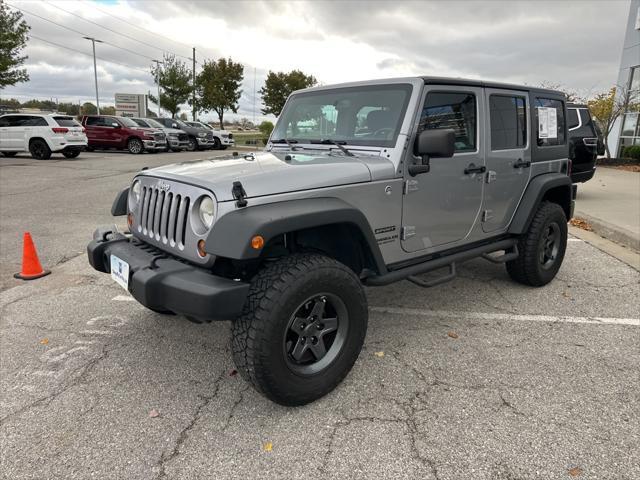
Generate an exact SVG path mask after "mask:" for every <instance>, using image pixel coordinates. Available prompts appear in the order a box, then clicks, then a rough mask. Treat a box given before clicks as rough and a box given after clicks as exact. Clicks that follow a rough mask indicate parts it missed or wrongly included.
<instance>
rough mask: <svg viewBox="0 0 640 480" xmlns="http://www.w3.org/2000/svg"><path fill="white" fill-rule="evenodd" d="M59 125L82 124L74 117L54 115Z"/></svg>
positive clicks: (72, 125)
mask: <svg viewBox="0 0 640 480" xmlns="http://www.w3.org/2000/svg"><path fill="white" fill-rule="evenodd" d="M53 119H54V120H55V121H56V123H57V124H58V125H60V126H61V127H79V126H80V124H79V123H78V122H76V121H75V120H74V118H73V117H53Z"/></svg>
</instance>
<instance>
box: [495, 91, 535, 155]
mask: <svg viewBox="0 0 640 480" xmlns="http://www.w3.org/2000/svg"><path fill="white" fill-rule="evenodd" d="M489 113H490V118H491V150H509V149H513V148H523V147H524V146H525V145H526V144H527V111H526V102H525V99H524V98H523V97H516V96H510V95H509V96H507V95H491V96H490V97H489Z"/></svg>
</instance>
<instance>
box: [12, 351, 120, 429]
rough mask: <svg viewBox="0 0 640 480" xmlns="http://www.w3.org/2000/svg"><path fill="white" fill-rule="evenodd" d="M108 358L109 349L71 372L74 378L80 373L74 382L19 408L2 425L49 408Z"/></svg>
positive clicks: (71, 381)
mask: <svg viewBox="0 0 640 480" xmlns="http://www.w3.org/2000/svg"><path fill="white" fill-rule="evenodd" d="M108 356H109V350H108V349H107V348H103V349H102V352H101V353H100V354H99V355H97V356H95V357H94V358H92V359H91V360H89V361H88V362H87V363H85V364H84V365H82V366H80V367H78V368H77V369H76V370H74V371H73V372H71V375H72V376H73V374H74V373H76V372H79V373H78V375H76V376H75V377H74V378H73V379H72V380H70V381H69V382H67V383H66V384H65V385H63V386H62V387H61V388H58V389H56V390H54V391H53V392H51V393H50V394H49V395H46V396H44V397H40V398H38V399H37V400H34V401H33V402H31V403H28V404H27V405H24V406H23V407H21V408H19V409H18V410H16V411H14V412H12V413H10V414H8V415H5V416H4V417H2V418H0V425H3V424H4V423H6V422H7V421H9V420H10V419H12V418H14V417H17V416H19V415H21V414H23V413H25V412H27V411H29V410H31V409H32V408H35V407H39V406H43V405H44V406H48V405H49V404H51V402H53V401H54V400H55V399H56V398H58V397H59V396H60V395H62V394H64V393H65V392H67V391H69V390H70V389H71V388H73V387H75V386H77V385H80V384H81V383H83V382H84V381H85V379H86V378H87V376H88V375H89V374H90V373H91V371H93V369H94V368H95V367H96V365H97V364H98V363H100V362H101V361H102V360H104V359H106V358H107V357H108Z"/></svg>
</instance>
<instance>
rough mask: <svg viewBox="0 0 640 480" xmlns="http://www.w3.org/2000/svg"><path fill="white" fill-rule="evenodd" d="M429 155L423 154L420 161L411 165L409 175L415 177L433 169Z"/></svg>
mask: <svg viewBox="0 0 640 480" xmlns="http://www.w3.org/2000/svg"><path fill="white" fill-rule="evenodd" d="M429 160H430V159H429V155H422V158H421V161H420V163H414V164H413V165H409V175H411V176H412V177H415V176H416V175H419V174H421V173H428V172H429V170H431V164H430V162H429Z"/></svg>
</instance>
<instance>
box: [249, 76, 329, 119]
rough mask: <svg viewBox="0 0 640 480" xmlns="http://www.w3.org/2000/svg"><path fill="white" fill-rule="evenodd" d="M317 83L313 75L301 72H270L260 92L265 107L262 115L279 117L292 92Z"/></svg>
mask: <svg viewBox="0 0 640 480" xmlns="http://www.w3.org/2000/svg"><path fill="white" fill-rule="evenodd" d="M317 83H318V81H317V80H316V79H315V77H314V76H313V75H305V74H304V73H303V72H301V71H300V70H292V71H290V72H289V73H284V72H272V71H269V74H268V75H267V80H266V81H265V83H264V87H262V88H261V89H260V92H259V93H260V95H261V97H262V103H263V104H264V106H265V108H263V109H262V113H263V114H264V115H268V114H270V113H272V114H273V115H275V116H276V117H277V116H278V115H280V112H281V111H282V108H283V107H284V104H285V102H286V101H287V98H288V97H289V95H290V94H291V92H294V91H296V90H300V89H302V88H308V87H312V86H314V85H315V84H317Z"/></svg>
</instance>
